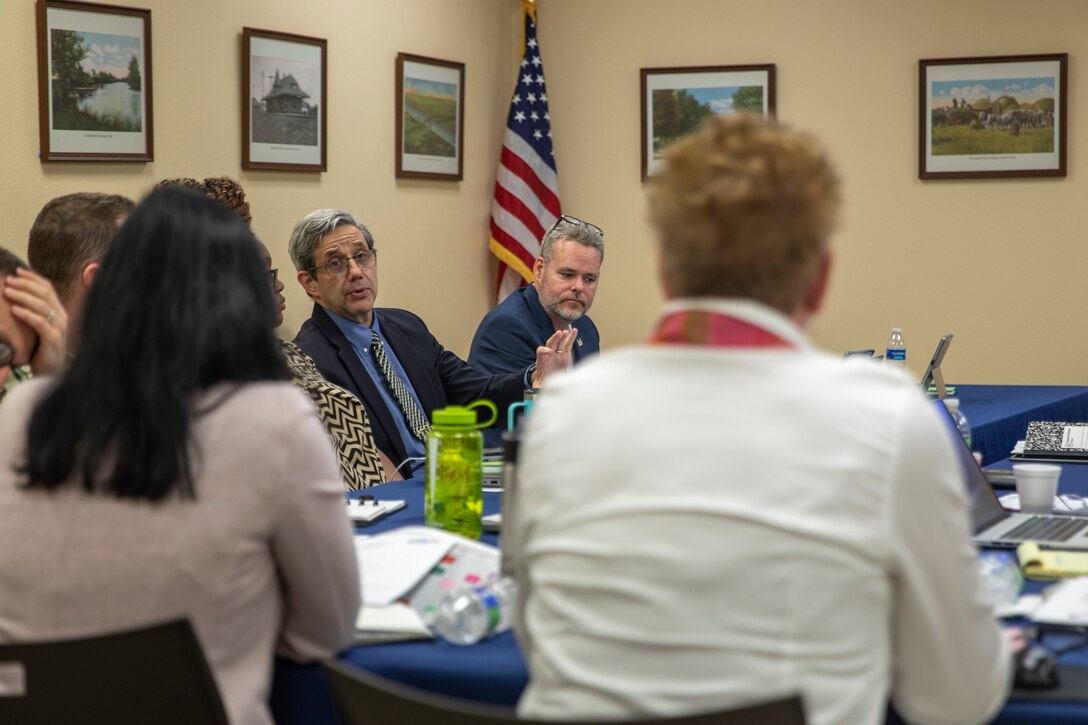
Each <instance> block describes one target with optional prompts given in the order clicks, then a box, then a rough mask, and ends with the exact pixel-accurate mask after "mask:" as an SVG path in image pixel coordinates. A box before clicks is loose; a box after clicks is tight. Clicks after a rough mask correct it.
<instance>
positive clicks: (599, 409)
mask: <svg viewBox="0 0 1088 725" xmlns="http://www.w3.org/2000/svg"><path fill="white" fill-rule="evenodd" d="M838 205H839V182H838V179H837V176H836V173H835V171H834V169H833V167H832V166H831V163H830V161H829V160H828V159H827V157H826V155H825V154H824V153H823V151H822V150H821V149H820V148H819V147H818V146H817V145H815V144H814V143H813V142H812V141H811V140H810V139H808V138H807V137H805V136H803V135H800V134H797V133H794V132H792V131H789V130H788V129H786V128H784V127H782V126H780V125H778V124H777V123H775V122H773V121H768V120H764V119H761V118H759V117H755V116H746V115H744V114H732V115H729V116H725V117H714V118H711V119H709V120H708V121H706V122H705V124H704V125H703V127H702V128H701V130H699V131H697V132H695V133H694V134H692V135H691V136H688V137H685V138H683V139H681V140H679V141H677V142H676V143H675V144H674V146H673V147H672V148H671V150H670V151H669V152H668V153H667V156H666V161H665V168H664V170H663V171H662V172H661V173H660V174H659V175H657V176H655V177H654V179H653V182H652V187H651V192H650V218H651V221H652V223H653V226H654V228H655V231H656V236H657V241H658V266H659V278H660V282H661V285H662V287H663V289H664V293H665V297H666V300H667V302H666V304H665V306H664V309H663V310H662V312H661V315H660V318H659V319H658V320H657V322H656V324H655V325H654V327H653V330H652V332H651V334H650V338H649V340H648V343H647V344H646V345H642V346H635V347H629V348H624V349H622V350H617V351H613V352H608V353H603V354H602V355H601V356H600V357H599V358H598V359H597V360H596V361H594V363H593V364H591V365H584V366H581V367H579V368H576V369H575V370H574V371H572V372H571V373H570V374H569V375H566V376H564V377H562V378H560V379H558V380H556V381H555V382H554V383H553V384H551V385H549V387H548V390H547V391H546V392H545V393H544V394H543V395H541V396H540V397H539V399H538V400H537V401H536V403H535V405H534V408H533V412H532V414H531V415H530V416H529V418H528V426H527V430H526V434H525V439H524V441H523V443H522V446H521V451H520V455H519V461H518V491H517V497H516V498H515V499H514V502H515V505H514V506H513V507H512V510H510V511H504V512H503V517H504V518H503V523H504V529H503V536H504V537H511V543H510V559H511V562H512V563H513V565H514V567H515V570H516V578H517V581H518V588H519V591H518V600H519V601H518V612H517V616H515V617H514V621H515V623H516V625H517V628H518V636H519V641H520V643H521V645H522V652H523V653H524V655H525V657H526V661H527V663H528V666H529V672H530V682H529V686H528V688H527V689H526V691H525V693H524V695H523V696H522V699H521V702H520V703H519V708H518V709H519V713H520V714H522V715H523V716H526V717H531V718H534V719H544V720H550V719H563V718H567V719H570V718H574V719H584V720H598V719H599V720H624V719H638V718H652V717H671V716H678V715H683V714H692V713H697V712H708V711H714V710H719V709H727V708H734V707H740V706H743V705H746V704H752V703H755V702H760V701H766V700H774V699H779V698H783V697H786V696H789V695H793V694H800V696H801V699H802V701H803V703H804V709H805V716H806V719H807V721H808V722H810V723H812V724H813V725H878V724H879V723H883V722H884V718H885V713H886V708H887V703H888V700H889V699H890V700H891V701H892V703H893V704H894V705H895V706H896V708H897V709H898V711H899V712H900V713H901V714H902V715H903V716H904V717H905V718H906V719H907V720H908V721H911V722H941V723H946V724H953V723H964V724H966V723H978V722H987V721H989V719H990V718H991V717H992V716H993V715H994V713H995V712H996V711H997V709H998V708H999V707H1000V706H1001V704H1002V703H1003V702H1004V699H1005V696H1006V694H1007V692H1008V685H1009V673H1010V669H1011V658H1010V657H1009V654H1008V651H1007V646H1006V644H1005V642H1004V639H1003V637H1002V635H1001V632H1000V631H999V629H998V627H997V624H996V622H995V620H994V618H993V611H992V609H991V607H990V604H989V602H988V599H987V597H986V594H985V592H984V591H983V590H982V587H981V586H980V582H979V580H978V577H977V574H976V571H975V551H974V549H973V548H972V546H971V544H970V533H969V531H968V520H969V515H968V496H967V492H966V488H965V486H964V482H963V481H962V480H961V474H960V469H959V466H958V464H957V460H956V457H955V454H954V452H953V448H952V445H953V442H952V441H951V440H950V436H949V433H948V431H947V430H946V427H945V425H944V423H943V422H942V421H941V420H940V418H939V417H938V415H937V413H936V412H935V410H934V409H933V408H932V406H931V405H930V404H929V403H928V402H927V401H926V400H925V398H924V396H922V394H921V393H920V392H919V391H918V389H917V386H916V385H915V384H914V381H912V380H910V379H908V378H907V377H906V375H905V374H904V373H903V372H902V371H901V370H892V369H888V368H884V367H881V366H878V365H873V364H872V363H871V362H864V361H858V360H854V361H843V360H841V359H840V358H839V357H838V356H832V355H828V354H826V353H821V352H819V351H817V350H816V349H815V348H813V347H812V345H811V344H810V343H809V342H808V340H807V339H806V338H805V335H804V329H805V327H806V325H807V324H808V323H809V321H810V320H811V319H812V317H813V316H814V315H815V314H816V313H817V312H818V311H819V310H820V307H821V304H822V302H823V300H824V296H825V293H826V290H827V285H828V276H829V273H830V268H831V246H830V241H831V234H832V231H833V228H834V223H835V218H836V215H837V212H838ZM557 462H560V464H559V465H557ZM564 463H565V464H566V465H563V464H564Z"/></svg>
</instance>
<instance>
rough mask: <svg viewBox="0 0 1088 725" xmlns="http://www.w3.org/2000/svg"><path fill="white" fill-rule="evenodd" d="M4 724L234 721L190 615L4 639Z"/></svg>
mask: <svg viewBox="0 0 1088 725" xmlns="http://www.w3.org/2000/svg"><path fill="white" fill-rule="evenodd" d="M0 722H3V723H20V724H21V725H39V724H40V725H45V724H46V723H70V724H75V725H78V724H79V723H110V725H130V724H131V725H137V724H139V725H144V724H146V723H156V725H175V724H176V725H191V724H192V723H208V724H209V725H227V715H226V712H225V711H224V709H223V703H222V701H221V700H220V699H219V690H218V689H217V688H216V685H215V679H214V677H213V676H212V672H211V669H210V668H209V667H208V663H207V660H205V659H204V653H203V652H202V651H201V649H200V643H199V642H198V641H197V638H196V634H195V633H194V632H193V628H192V626H191V625H190V624H189V621H188V620H184V619H183V620H178V621H175V622H168V623H166V624H161V625H156V626H153V627H148V628H146V629H138V630H132V631H126V632H119V633H115V634H107V635H102V636H95V637H87V638H81V639H70V640H58V641H49V642H30V643H25V644H5V645H0Z"/></svg>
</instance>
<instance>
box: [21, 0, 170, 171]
mask: <svg viewBox="0 0 1088 725" xmlns="http://www.w3.org/2000/svg"><path fill="white" fill-rule="evenodd" d="M37 26H38V27H37V34H38V129H39V137H40V142H41V160H42V161H43V162H45V161H153V160H154V158H155V152H154V148H155V145H154V133H153V124H152V113H151V109H152V103H151V88H152V83H151V11H150V10H143V9H140V8H129V7H121V6H118V5H101V4H97V3H86V2H74V1H70V0H38V6H37Z"/></svg>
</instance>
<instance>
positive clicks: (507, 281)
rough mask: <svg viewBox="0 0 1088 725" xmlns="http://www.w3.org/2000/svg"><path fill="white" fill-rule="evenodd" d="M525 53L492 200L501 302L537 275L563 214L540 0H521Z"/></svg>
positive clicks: (492, 243) (492, 242) (492, 245)
mask: <svg viewBox="0 0 1088 725" xmlns="http://www.w3.org/2000/svg"><path fill="white" fill-rule="evenodd" d="M522 15H523V18H524V22H525V53H524V55H523V56H522V58H521V67H520V68H519V69H518V82H517V86H516V87H515V88H514V95H513V98H511V99H510V114H509V116H507V118H506V133H505V136H504V138H503V142H502V156H501V158H500V160H499V170H498V173H497V175H496V178H495V197H494V199H492V201H491V239H490V241H489V244H488V246H489V248H490V249H491V253H492V254H494V255H495V256H496V257H498V258H499V279H498V299H499V301H500V302H501V301H502V300H503V298H504V297H506V295H508V294H510V293H511V292H513V291H514V290H515V289H517V288H518V287H519V286H521V285H522V284H524V282H528V281H532V279H533V261H534V260H535V259H536V257H537V255H538V254H540V239H541V237H543V236H544V233H545V232H546V231H547V230H548V229H550V228H551V226H552V225H553V224H555V222H556V220H557V219H559V215H560V213H561V212H560V209H559V186H558V183H557V181H556V173H555V157H554V156H553V155H552V132H551V117H550V116H549V115H548V94H547V93H546V92H545V85H544V65H543V64H542V63H541V61H540V46H539V45H538V44H537V42H536V5H535V3H533V2H529V1H524V2H522Z"/></svg>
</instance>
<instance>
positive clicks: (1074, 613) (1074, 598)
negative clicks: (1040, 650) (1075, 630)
mask: <svg viewBox="0 0 1088 725" xmlns="http://www.w3.org/2000/svg"><path fill="white" fill-rule="evenodd" d="M1031 618H1032V620H1033V621H1035V622H1038V623H1040V624H1057V625H1069V626H1076V627H1083V626H1086V625H1088V577H1077V578H1075V579H1067V580H1065V581H1063V582H1062V583H1061V584H1059V585H1057V586H1056V587H1054V588H1053V589H1052V590H1051V592H1050V593H1049V594H1048V595H1047V597H1046V599H1044V600H1043V604H1042V606H1040V607H1039V608H1038V609H1036V610H1035V612H1034V613H1032V615H1031Z"/></svg>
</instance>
